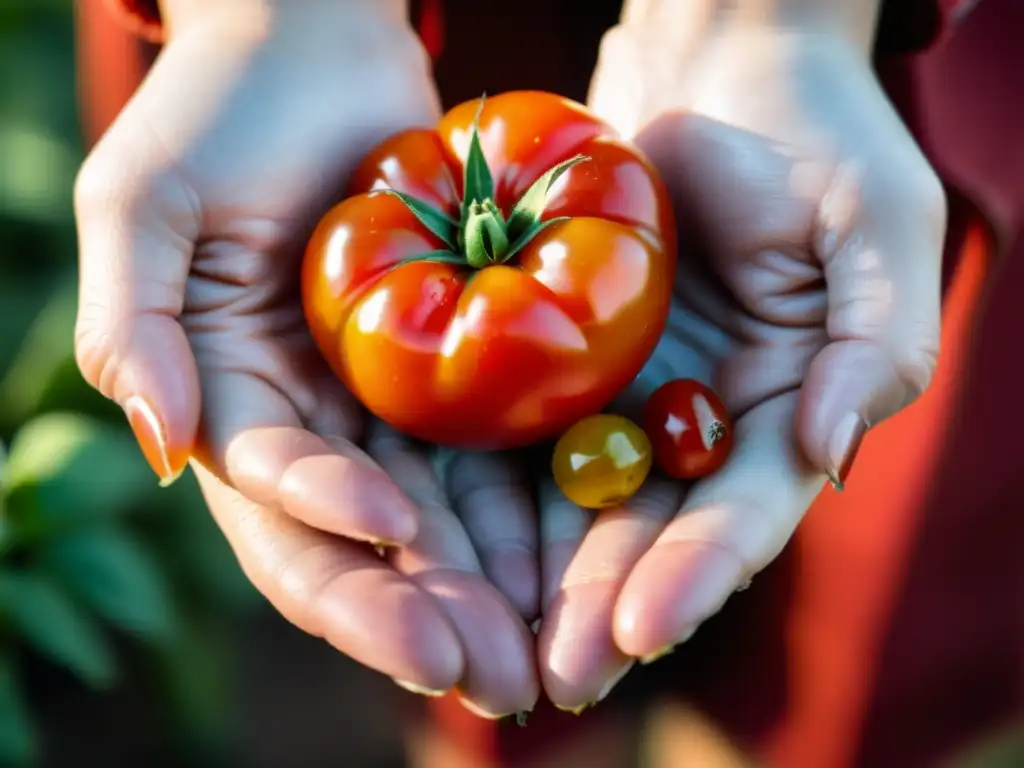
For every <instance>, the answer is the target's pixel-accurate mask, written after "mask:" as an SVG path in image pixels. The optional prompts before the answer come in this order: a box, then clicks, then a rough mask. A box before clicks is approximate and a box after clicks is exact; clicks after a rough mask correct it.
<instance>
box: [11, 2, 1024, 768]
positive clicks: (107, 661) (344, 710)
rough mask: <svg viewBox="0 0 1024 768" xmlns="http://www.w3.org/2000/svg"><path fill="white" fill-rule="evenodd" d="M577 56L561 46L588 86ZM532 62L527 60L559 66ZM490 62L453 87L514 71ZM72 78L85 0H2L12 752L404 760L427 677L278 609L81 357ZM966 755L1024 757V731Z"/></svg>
mask: <svg viewBox="0 0 1024 768" xmlns="http://www.w3.org/2000/svg"><path fill="white" fill-rule="evenodd" d="M605 5H607V4H605ZM484 6H485V4H482V3H474V4H466V8H467V13H471V12H475V13H477V14H480V13H491V11H490V10H483V9H484ZM493 12H494V13H497V12H498V11H497V10H494V11H493ZM611 20H612V19H611V18H610V17H609V18H599V17H597V16H595V17H594V18H592V19H589V20H588V23H589V24H590V25H591V28H590V29H587V28H580V27H574V33H575V34H576V35H577V38H575V39H577V40H582V39H584V38H587V36H588V35H590V36H591V37H593V34H592V33H594V30H597V29H600V28H602V27H604V26H607V25H608V24H609V23H611ZM470 21H472V19H470ZM468 23H469V22H467V24H468ZM562 32H566V31H565V30H562V31H561V32H558V34H561V33H562ZM534 33H535V34H536V35H538V36H543V35H546V34H556V33H555V32H553V31H550V30H545V29H540V30H534ZM566 34H568V32H566ZM510 39H511V38H510ZM508 44H509V45H511V43H508ZM570 60H574V59H572V58H571V57H570ZM580 61H582V64H580V65H579V71H576V70H574V69H573V68H572V66H570V65H568V64H567V65H565V66H562V67H561V68H556V69H557V70H558V73H559V74H558V76H560V77H561V78H562V80H563V82H562V83H561V86H562V87H561V90H562V91H563V92H564V93H567V94H568V95H570V96H573V97H576V98H581V97H582V95H583V94H582V93H581V92H580V90H581V89H580V87H579V86H578V84H579V83H582V82H585V77H586V69H587V65H588V62H587V61H586V60H585V59H580ZM458 66H459V62H458V61H457V60H452V59H449V60H447V62H446V61H442V63H441V70H442V71H441V75H442V76H443V75H444V71H445V68H448V69H451V70H454V69H455V68H457V67H458ZM528 66H533V65H528ZM536 67H537V68H536V69H535V70H530V69H527V70H526V71H519V72H517V73H516V77H517V78H520V79H524V80H525V81H527V82H540V81H541V80H542V78H543V77H545V76H547V77H548V78H549V80H548V82H546V83H545V84H546V85H547V86H548V87H555V88H557V87H559V83H553V82H551V81H550V78H551V75H550V73H547V72H543V71H541V68H540V65H536ZM474 77H484V75H482V74H479V73H477V72H476V71H475V70H473V71H471V74H470V75H469V76H467V77H465V78H464V79H462V80H461V81H459V83H458V88H457V89H456V90H455V91H454V92H453V94H451V96H452V97H453V98H468V97H471V96H474V95H476V94H477V93H479V92H480V91H482V90H484V89H489V90H492V91H500V90H504V89H505V88H508V87H512V86H514V85H517V84H518V83H513V82H494V81H493V80H491V81H487V82H484V81H483V80H479V81H478V80H474V79H473V78H474ZM574 84H576V85H574ZM117 87H118V86H117V84H116V83H111V84H110V88H111V90H112V91H116V89H117ZM76 96H77V94H76V79H75V44H74V17H73V9H72V0H0V768H2V767H5V766H36V765H40V766H57V767H61V768H63V767H64V766H75V767H76V768H77V767H78V766H104V767H108V766H109V767H113V768H116V767H117V766H127V765H133V766H135V765H140V764H141V765H147V766H179V765H181V766H206V765H210V766H234V765H239V766H250V767H252V768H260V766H318V765H332V764H346V765H354V766H367V767H369V768H375V767H377V766H380V767H381V768H389V767H390V766H396V767H398V766H404V765H407V764H409V760H408V758H407V755H405V754H404V750H403V746H402V741H401V739H400V733H399V730H400V729H399V723H398V719H397V718H396V716H395V715H396V712H398V711H399V709H404V708H405V707H406V706H407V705H409V704H410V703H411V697H408V696H406V695H405V694H403V693H400V692H399V691H398V690H397V689H396V688H395V687H394V686H392V685H391V684H390V682H388V681H385V680H383V679H382V678H381V677H379V676H378V675H376V674H374V673H371V672H368V671H366V670H363V669H361V668H360V667H358V666H357V665H355V664H354V663H352V662H350V661H349V660H347V659H345V658H344V657H342V656H341V655H340V654H337V653H335V652H334V651H332V650H331V649H330V648H329V647H328V646H327V645H326V644H325V643H323V642H321V641H319V640H315V639H312V638H308V637H306V636H304V635H303V634H302V633H300V632H298V631H297V630H294V629H293V628H292V627H291V626H290V625H288V624H286V623H285V622H284V621H283V620H282V619H280V618H279V617H278V616H277V615H276V614H275V613H274V612H273V611H271V610H270V609H269V607H268V606H267V605H266V604H265V603H264V601H263V600H262V598H260V597H259V596H258V595H257V594H256V593H255V592H254V590H253V589H252V588H251V587H250V586H249V585H248V583H247V582H246V581H245V579H244V577H243V576H242V574H241V572H240V571H239V569H238V566H237V564H236V561H235V559H234V557H233V555H232V553H231V552H230V551H229V550H228V548H227V546H226V544H225V542H224V540H223V537H222V536H221V535H220V533H219V532H218V531H217V529H216V528H215V526H214V525H213V523H212V521H211V520H210V518H209V516H208V515H207V513H206V511H205V508H204V505H203V502H202V499H201V497H200V495H199V493H198V490H197V488H196V485H195V483H194V481H193V479H192V477H191V476H190V475H186V476H185V477H183V478H182V479H181V480H180V481H179V482H178V483H176V484H175V485H174V486H172V487H171V488H169V489H166V490H161V489H159V488H158V486H157V484H156V482H155V479H154V477H153V475H152V473H151V472H150V470H149V469H148V468H147V466H146V464H145V462H144V460H143V459H142V457H141V455H140V453H139V452H138V450H137V448H136V446H135V443H134V441H133V439H132V437H131V434H130V432H129V431H128V428H127V425H126V424H125V423H124V419H123V416H122V414H121V412H120V410H119V409H118V408H116V407H115V406H112V405H110V404H109V403H107V402H106V401H105V400H103V399H102V398H101V397H100V396H99V395H97V394H95V393H94V392H93V391H92V390H91V389H90V388H89V387H87V386H86V385H85V383H84V382H83V381H82V379H81V377H80V376H79V374H78V372H77V370H76V367H75V364H74V360H73V353H72V341H73V324H74V316H75V310H76V295H75V279H76V243H75V231H74V222H73V217H72V208H71V188H72V183H73V180H74V176H75V173H76V171H77V168H78V165H79V163H80V162H81V160H82V157H83V151H84V147H83V141H82V119H81V116H80V115H79V113H78V107H77V99H76ZM112 98H113V99H114V100H115V101H116V99H117V98H120V96H119V95H118V94H116V93H114V94H113V96H112ZM87 117H88V116H87ZM93 119H95V120H97V121H100V122H102V120H103V119H105V117H104V116H98V117H97V116H93ZM937 695H943V694H942V692H937ZM636 716H637V717H640V716H641V714H640V713H639V712H638V713H637V715H636ZM695 722H696V723H697V724H698V726H699V725H700V723H699V719H696V716H693V715H692V713H690V714H687V713H685V712H683V713H682V714H680V713H679V712H676V713H675V714H674V715H672V716H671V717H666V718H660V719H659V716H657V715H656V716H654V717H652V718H650V720H649V725H650V727H649V728H648V733H655V734H656V735H657V734H658V733H660V734H661V735H660V737H659V738H668V740H670V741H671V740H672V739H673V738H674V739H676V740H680V739H682V740H687V739H688V740H690V741H696V740H699V739H701V738H703V736H702V735H701V733H702V732H701V731H700V727H692V726H694V723H695ZM687 723H689V726H687V725H686V724H687ZM688 728H689V729H688ZM659 729H660V730H659ZM596 730H600V729H596ZM665 732H668V736H667V737H666V736H665ZM596 738H597V739H600V735H599V734H598V735H597V737H596ZM595 743H596V742H595ZM600 748H601V747H600V744H599V743H596V747H595V749H597V750H598V751H599V750H600ZM707 754H710V753H707ZM709 759H710V758H709ZM556 764H565V765H567V764H568V763H556ZM645 764H650V765H652V766H661V765H665V766H666V768H679V766H678V764H673V763H671V761H669V762H668V763H665V762H664V761H661V762H659V761H656V760H654V761H652V762H649V763H645ZM724 764H725V763H721V762H718V763H715V765H724ZM728 764H729V765H736V764H738V762H737V761H730V762H729V763H728ZM955 764H956V765H963V766H969V767H970V768H974V767H975V766H977V768H1017V767H1022V766H1024V734H1022V733H1021V732H1016V733H1014V732H1011V733H1009V734H1000V735H997V737H996V738H995V740H994V741H992V742H991V743H986V744H982V745H979V747H978V749H977V750H971V751H970V752H969V753H968V754H967V755H966V756H964V757H963V758H962V759H961V760H959V761H957V762H956V763H955ZM694 765H695V767H696V768H713V766H712V763H710V762H701V761H698V762H697V763H694ZM624 766H625V764H624ZM442 768H443V766H442ZM794 768H804V767H803V766H795V767H794ZM807 768H828V766H808V767H807Z"/></svg>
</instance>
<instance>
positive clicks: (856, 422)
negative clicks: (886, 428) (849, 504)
mask: <svg viewBox="0 0 1024 768" xmlns="http://www.w3.org/2000/svg"><path fill="white" fill-rule="evenodd" d="M867 431H868V425H867V422H865V421H864V419H863V417H862V416H861V415H860V414H859V413H848V414H846V415H845V416H844V417H843V418H842V419H840V420H839V423H838V424H837V425H836V428H835V431H834V432H833V433H832V437H831V438H830V439H829V441H828V462H829V465H828V469H827V473H828V479H829V480H830V481H831V483H832V487H833V488H835V489H836V490H837V491H841V490H843V488H844V487H845V485H846V478H847V477H848V476H849V474H850V469H851V467H853V461H854V459H856V458H857V451H859V450H860V446H861V443H862V442H864V435H865V434H867Z"/></svg>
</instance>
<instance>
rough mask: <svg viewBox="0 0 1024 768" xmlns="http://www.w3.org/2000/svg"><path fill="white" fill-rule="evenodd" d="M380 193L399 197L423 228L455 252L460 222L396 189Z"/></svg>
mask: <svg viewBox="0 0 1024 768" xmlns="http://www.w3.org/2000/svg"><path fill="white" fill-rule="evenodd" d="M380 191H381V192H382V193H383V194H385V195H391V196H392V197H397V198H398V199H399V200H401V201H402V202H403V203H405V207H406V208H408V209H409V210H410V211H411V212H412V215H413V216H415V217H416V218H417V219H419V220H420V223H421V224H423V226H425V227H426V228H427V229H429V230H430V231H431V232H432V233H433V234H434V235H435V236H437V237H438V238H439V239H440V240H441V241H442V242H443V243H444V244H445V245H447V246H448V248H449V249H451V250H455V248H456V240H457V238H458V230H459V225H458V222H455V221H452V220H451V219H450V218H449V217H448V216H447V215H446V214H444V213H442V212H441V211H439V210H437V209H436V208H434V207H433V206H432V205H430V204H428V203H425V202H423V201H422V200H420V199H418V198H415V197H413V196H412V195H407V194H405V193H404V192H399V191H397V190H394V189H382V190H380Z"/></svg>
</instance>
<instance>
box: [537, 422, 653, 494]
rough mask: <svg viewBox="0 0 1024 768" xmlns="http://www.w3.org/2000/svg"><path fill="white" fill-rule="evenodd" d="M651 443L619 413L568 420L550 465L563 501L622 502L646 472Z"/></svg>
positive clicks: (640, 482) (632, 492) (648, 468)
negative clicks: (617, 414)
mask: <svg viewBox="0 0 1024 768" xmlns="http://www.w3.org/2000/svg"><path fill="white" fill-rule="evenodd" d="M651 463H652V456H651V442H650V440H649V439H648V438H647V435H646V434H644V431H643V430H642V429H641V428H640V427H638V426H637V425H636V424H634V423H633V422H632V421H630V420H629V419H627V418H624V417H622V416H616V415H613V414H608V413H599V414H595V415H593V416H588V417H587V418H585V419H582V420H580V421H579V422H577V423H576V424H574V425H573V426H572V427H571V428H570V429H569V430H568V431H567V432H566V433H565V434H564V435H562V437H561V438H560V439H559V441H558V443H556V445H555V450H554V454H553V456H552V459H551V470H552V473H553V474H554V478H555V484H556V485H557V486H558V488H559V490H561V491H562V493H563V494H564V495H565V497H566V498H567V499H569V501H571V502H573V503H574V504H577V505H579V506H581V507H584V508H586V509H607V508H609V507H617V506H619V505H621V504H624V503H625V502H626V501H628V500H629V499H630V497H632V496H633V495H634V494H635V493H636V492H637V491H638V490H639V489H640V486H641V485H643V483H644V480H646V479H647V475H648V474H649V473H650V471H651Z"/></svg>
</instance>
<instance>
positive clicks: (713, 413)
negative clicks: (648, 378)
mask: <svg viewBox="0 0 1024 768" xmlns="http://www.w3.org/2000/svg"><path fill="white" fill-rule="evenodd" d="M643 424H644V432H646V433H647V437H648V438H650V441H651V446H652V449H653V451H654V463H655V464H656V465H657V467H658V469H660V470H661V471H662V472H664V473H665V474H666V475H668V476H669V477H674V478H677V479H681V480H695V479H697V478H701V477H706V476H708V475H710V474H711V473H712V472H715V471H717V470H718V469H720V468H721V466H722V465H723V464H725V462H726V459H728V458H729V454H730V453H731V452H732V446H733V425H732V419H731V418H730V417H729V411H728V410H727V409H726V407H725V403H723V402H722V399H721V398H720V397H719V396H718V394H717V393H716V392H715V391H714V390H713V389H711V388H710V387H708V386H707V385H705V384H703V383H702V382H700V381H697V380H696V379H674V380H672V381H669V382H666V383H665V384H662V385H661V386H660V387H658V389H657V390H655V391H654V393H653V394H652V395H651V396H650V398H649V399H648V400H647V404H646V406H645V407H644V420H643Z"/></svg>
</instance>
